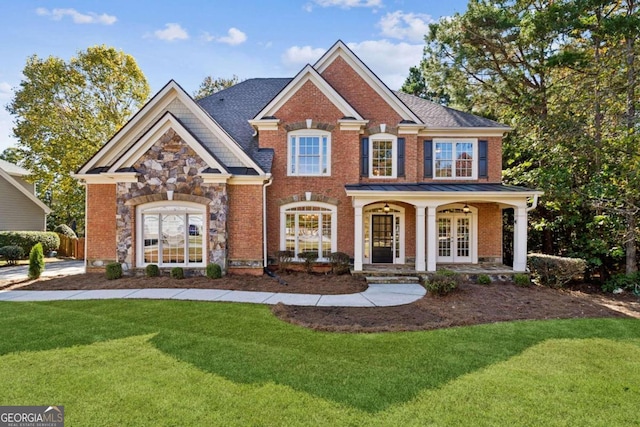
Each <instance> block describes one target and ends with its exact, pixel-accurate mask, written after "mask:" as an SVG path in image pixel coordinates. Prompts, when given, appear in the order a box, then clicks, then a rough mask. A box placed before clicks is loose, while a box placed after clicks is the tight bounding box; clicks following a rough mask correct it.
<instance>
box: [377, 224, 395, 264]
mask: <svg viewBox="0 0 640 427" xmlns="http://www.w3.org/2000/svg"><path fill="white" fill-rule="evenodd" d="M393 218H394V216H393V215H372V216H371V223H372V227H371V244H372V248H371V261H372V262H373V263H389V264H391V263H393V256H394V250H393V249H394V246H395V245H394V243H395V238H394V236H395V235H396V233H394V226H393Z"/></svg>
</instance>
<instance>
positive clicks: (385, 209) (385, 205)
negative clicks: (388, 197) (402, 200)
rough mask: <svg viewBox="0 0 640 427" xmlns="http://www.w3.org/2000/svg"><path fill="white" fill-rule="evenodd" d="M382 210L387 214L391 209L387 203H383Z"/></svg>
mask: <svg viewBox="0 0 640 427" xmlns="http://www.w3.org/2000/svg"><path fill="white" fill-rule="evenodd" d="M382 210H383V211H385V212H389V211H390V210H391V208H390V207H389V203H385V204H384V208H382Z"/></svg>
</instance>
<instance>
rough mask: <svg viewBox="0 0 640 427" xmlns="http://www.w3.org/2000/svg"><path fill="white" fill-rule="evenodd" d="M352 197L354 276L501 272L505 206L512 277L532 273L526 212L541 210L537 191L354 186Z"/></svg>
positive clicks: (493, 187) (476, 186)
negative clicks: (382, 268) (381, 271)
mask: <svg viewBox="0 0 640 427" xmlns="http://www.w3.org/2000/svg"><path fill="white" fill-rule="evenodd" d="M346 192H347V195H348V196H350V197H351V199H352V205H353V209H354V272H356V273H357V272H362V271H365V269H366V270H370V269H371V268H372V267H374V268H375V267H377V265H382V264H385V265H391V266H394V267H395V266H402V269H403V270H406V269H411V270H412V272H413V274H414V275H415V274H416V273H420V272H435V271H436V270H437V269H438V268H442V267H443V266H445V265H446V266H448V267H449V268H450V269H452V268H451V267H455V269H463V268H467V269H469V268H470V267H469V266H476V268H474V269H473V271H471V272H470V273H474V272H475V271H476V270H477V267H480V266H481V265H483V266H485V268H488V267H489V266H491V270H493V271H495V270H496V268H498V267H497V266H500V265H502V243H501V236H502V210H504V209H507V208H513V210H514V222H513V267H512V268H510V271H511V272H525V271H526V257H527V214H528V212H529V211H530V210H531V209H534V208H535V207H536V204H537V199H538V196H539V195H541V194H542V193H541V192H539V191H536V190H530V189H527V188H522V187H513V186H506V185H502V184H426V183H425V184H423V183H418V184H354V185H347V186H346ZM496 240H497V241H499V242H500V243H499V247H496V246H497V245H496ZM487 255H489V256H487ZM487 262H488V263H487ZM464 266H466V267H464ZM503 267H505V266H503ZM505 268H506V267H505ZM500 269H502V267H500ZM477 274H482V273H477Z"/></svg>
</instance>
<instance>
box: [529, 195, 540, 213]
mask: <svg viewBox="0 0 640 427" xmlns="http://www.w3.org/2000/svg"><path fill="white" fill-rule="evenodd" d="M537 206H538V195H537V194H534V195H533V202H532V203H531V206H530V207H528V208H527V213H528V212H531V211H532V210H534V209H535V208H536V207H537Z"/></svg>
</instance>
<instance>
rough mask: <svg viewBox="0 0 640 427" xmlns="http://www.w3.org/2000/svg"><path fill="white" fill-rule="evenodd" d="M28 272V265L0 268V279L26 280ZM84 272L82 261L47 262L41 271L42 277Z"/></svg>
mask: <svg viewBox="0 0 640 427" xmlns="http://www.w3.org/2000/svg"><path fill="white" fill-rule="evenodd" d="M28 273H29V266H28V265H16V266H14V267H2V268H0V280H11V281H14V280H26V279H27V277H28ZM82 273H84V261H83V260H80V261H76V260H69V261H56V262H48V263H46V264H45V266H44V271H43V272H42V276H43V277H53V276H69V275H71V274H82Z"/></svg>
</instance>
